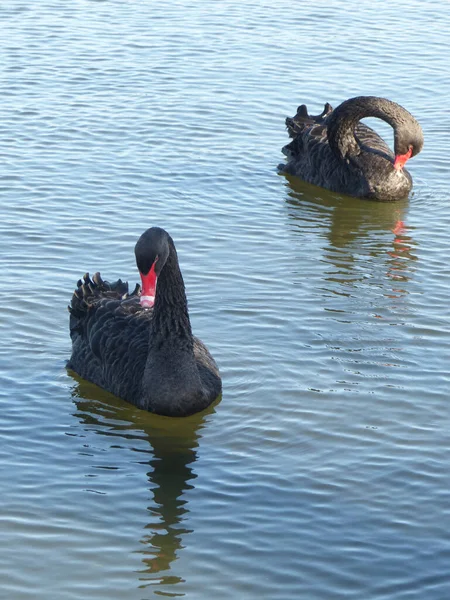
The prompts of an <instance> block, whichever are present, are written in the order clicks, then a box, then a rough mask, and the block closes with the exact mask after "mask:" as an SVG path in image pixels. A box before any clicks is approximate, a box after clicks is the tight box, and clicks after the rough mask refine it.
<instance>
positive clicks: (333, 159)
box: [279, 96, 423, 201]
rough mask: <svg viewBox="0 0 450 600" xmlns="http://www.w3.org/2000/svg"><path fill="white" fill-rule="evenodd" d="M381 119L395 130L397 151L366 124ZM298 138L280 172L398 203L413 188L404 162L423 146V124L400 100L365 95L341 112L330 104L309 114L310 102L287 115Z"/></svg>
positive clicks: (288, 149)
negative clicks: (313, 113)
mask: <svg viewBox="0 0 450 600" xmlns="http://www.w3.org/2000/svg"><path fill="white" fill-rule="evenodd" d="M365 117H377V118H378V119H383V121H386V123H389V125H391V127H393V129H394V154H393V153H392V151H391V150H390V148H389V146H388V145H387V144H386V143H385V141H384V140H383V139H382V138H381V137H380V136H379V135H378V134H377V133H375V131H374V130H373V129H371V128H370V127H368V126H367V125H364V124H363V123H360V122H359V121H360V119H364V118H365ZM286 126H287V129H288V132H289V136H290V137H292V138H293V141H292V142H291V143H290V144H288V145H287V146H285V147H284V148H283V153H284V154H285V155H286V157H287V163H286V164H285V165H280V167H279V168H280V170H281V171H284V172H285V173H288V174H291V175H297V176H298V177H301V178H302V179H304V180H305V181H308V182H309V183H313V184H315V185H319V186H321V187H324V188H327V189H328V190H331V191H332V192H339V193H342V194H348V195H350V196H356V197H359V198H371V199H373V200H384V201H392V200H399V199H401V198H405V197H406V196H407V195H408V193H409V191H410V190H411V187H412V179H411V175H410V174H409V173H408V171H407V170H406V169H404V168H403V167H404V165H405V163H406V161H407V160H408V159H409V158H411V157H412V156H415V155H416V154H418V153H419V152H420V151H421V149H422V146H423V133H422V129H421V127H420V125H419V123H418V122H417V121H416V120H415V119H414V117H413V116H412V115H411V114H410V113H409V112H408V111H407V110H405V109H404V108H402V107H401V106H400V105H399V104H396V103H395V102H391V101H390V100H386V99H385V98H377V97H376V96H359V97H357V98H351V99H350V100H346V101H345V102H343V103H342V104H340V105H339V106H338V107H337V108H336V109H335V110H333V109H332V108H331V106H330V105H329V104H328V103H327V104H325V108H324V110H323V112H322V114H320V115H318V116H316V117H313V116H310V115H308V111H307V109H306V106H305V105H304V104H302V106H299V107H298V109H297V114H296V115H295V117H294V118H292V119H290V118H287V119H286Z"/></svg>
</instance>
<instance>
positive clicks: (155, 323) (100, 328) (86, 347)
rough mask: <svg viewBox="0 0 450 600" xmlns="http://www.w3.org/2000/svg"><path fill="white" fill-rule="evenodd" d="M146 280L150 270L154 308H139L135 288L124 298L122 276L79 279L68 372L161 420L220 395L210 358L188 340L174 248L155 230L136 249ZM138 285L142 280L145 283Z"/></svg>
mask: <svg viewBox="0 0 450 600" xmlns="http://www.w3.org/2000/svg"><path fill="white" fill-rule="evenodd" d="M135 254H136V263H137V266H138V269H139V272H140V274H141V278H142V277H145V276H146V275H147V273H148V271H149V270H150V268H152V266H155V271H156V274H157V285H156V294H155V299H154V306H153V307H152V308H145V307H143V306H141V296H140V287H139V286H138V285H137V286H136V288H135V290H134V291H133V292H132V293H131V294H129V293H128V284H126V283H123V282H122V281H121V280H120V279H119V280H118V281H117V282H115V283H113V284H110V283H108V282H106V281H103V280H102V278H101V276H100V274H99V273H96V275H94V277H93V278H92V279H91V278H90V277H89V275H88V274H86V275H85V277H84V280H83V281H81V280H80V281H79V282H78V287H77V289H76V290H75V292H74V294H73V297H72V302H71V305H70V306H69V311H70V335H71V338H72V356H71V358H70V361H69V362H68V365H67V366H68V368H70V369H72V370H74V371H75V372H77V373H78V374H79V375H81V377H83V378H85V379H87V380H89V381H92V382H93V383H96V384H97V385H99V386H100V387H102V388H104V389H106V390H108V391H110V392H112V393H113V394H115V395H116V396H119V397H120V398H123V399H124V400H127V401H128V402H131V403H132V404H135V405H136V406H138V407H139V408H142V409H145V410H148V411H150V412H154V413H157V414H161V415H167V416H187V415H190V414H193V413H196V412H199V411H201V410H203V409H204V408H206V407H207V406H208V405H209V404H211V402H213V401H214V400H215V399H216V398H217V397H218V396H219V394H220V393H221V389H222V385H221V379H220V375H219V371H218V368H217V365H216V363H215V362H214V359H213V358H212V356H211V355H210V353H209V352H208V350H207V348H206V346H205V345H204V344H203V343H202V342H201V341H200V340H199V339H197V338H196V337H194V336H193V335H192V331H191V324H190V320H189V314H188V309H187V299H186V294H185V288H184V282H183V277H182V275H181V271H180V268H179V264H178V257H177V253H176V250H175V245H174V243H173V240H172V238H171V237H170V236H169V234H168V233H167V232H166V231H164V230H163V229H160V228H158V227H152V228H151V229H148V230H147V231H146V232H145V233H144V234H143V235H142V236H141V237H140V238H139V240H138V243H137V244H136V248H135ZM143 281H144V279H143Z"/></svg>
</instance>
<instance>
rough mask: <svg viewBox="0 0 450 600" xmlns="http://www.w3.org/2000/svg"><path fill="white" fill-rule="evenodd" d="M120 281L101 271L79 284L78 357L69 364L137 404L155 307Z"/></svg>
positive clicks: (74, 328) (73, 313) (74, 307)
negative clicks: (145, 306) (103, 275)
mask: <svg viewBox="0 0 450 600" xmlns="http://www.w3.org/2000/svg"><path fill="white" fill-rule="evenodd" d="M137 291H138V289H135V290H134V291H133V293H132V294H129V293H128V284H127V283H123V282H122V281H121V280H120V279H119V280H118V281H117V282H115V283H113V284H110V283H108V282H106V281H103V280H102V279H101V277H100V274H99V273H97V274H96V275H94V277H93V279H90V278H89V275H88V274H87V275H85V277H84V281H81V280H80V281H79V282H78V287H77V289H76V290H75V292H74V294H73V297H72V302H71V305H70V306H69V311H70V336H71V338H72V356H71V358H70V361H69V363H68V365H67V366H68V368H70V369H72V370H73V371H75V372H76V373H78V374H79V375H81V377H83V378H84V379H87V380H88V381H92V382H93V383H95V384H97V385H98V386H100V387H102V388H104V389H106V390H108V391H109V392H112V393H113V394H115V395H116V396H119V397H122V398H124V397H125V398H126V399H127V400H129V401H130V402H133V403H134V404H136V403H137V402H138V399H139V396H140V393H141V382H142V377H143V373H144V368H145V363H146V360H147V354H148V339H149V325H150V321H151V312H152V311H151V310H144V309H142V307H141V306H140V304H139V297H138V295H137Z"/></svg>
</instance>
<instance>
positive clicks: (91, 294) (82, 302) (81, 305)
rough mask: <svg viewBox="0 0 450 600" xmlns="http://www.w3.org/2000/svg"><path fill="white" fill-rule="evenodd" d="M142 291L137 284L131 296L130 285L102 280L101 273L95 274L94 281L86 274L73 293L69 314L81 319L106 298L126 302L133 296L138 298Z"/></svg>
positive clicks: (119, 281)
mask: <svg viewBox="0 0 450 600" xmlns="http://www.w3.org/2000/svg"><path fill="white" fill-rule="evenodd" d="M140 291H141V287H140V285H139V284H138V283H137V284H136V286H135V288H134V290H133V291H132V292H131V294H129V293H128V283H127V282H124V281H122V280H121V279H118V280H117V281H114V282H112V283H109V282H108V281H105V280H104V279H102V276H101V275H100V273H95V275H93V277H92V279H91V277H90V275H89V273H85V275H84V276H83V279H79V280H78V281H77V287H76V289H75V291H74V293H73V296H72V300H71V303H70V305H69V307H68V308H69V312H70V314H71V315H72V316H73V317H75V318H81V317H82V316H83V315H85V314H86V312H87V311H88V310H89V308H90V307H91V306H93V305H95V304H97V303H98V302H99V301H100V300H103V299H104V298H109V299H115V300H126V299H127V298H131V297H132V296H138V295H139V293H140Z"/></svg>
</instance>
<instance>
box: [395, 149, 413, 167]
mask: <svg viewBox="0 0 450 600" xmlns="http://www.w3.org/2000/svg"><path fill="white" fill-rule="evenodd" d="M411 154H412V148H410V149H409V150H408V152H407V153H406V154H397V155H396V156H395V160H394V169H396V170H397V171H400V169H403V167H404V166H405V163H406V161H407V160H408V159H409V158H411Z"/></svg>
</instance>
